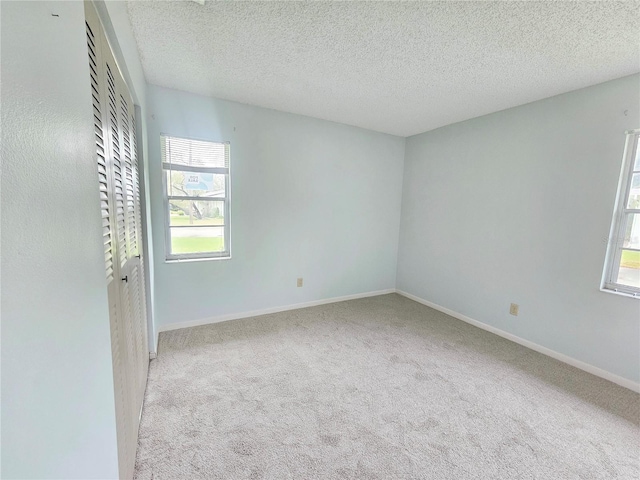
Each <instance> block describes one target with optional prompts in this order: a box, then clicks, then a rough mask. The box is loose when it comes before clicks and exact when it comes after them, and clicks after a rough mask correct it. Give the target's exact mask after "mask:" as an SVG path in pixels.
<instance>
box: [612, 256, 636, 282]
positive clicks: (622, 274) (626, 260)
mask: <svg viewBox="0 0 640 480" xmlns="http://www.w3.org/2000/svg"><path fill="white" fill-rule="evenodd" d="M616 283H619V284H621V285H628V286H630V287H638V288H640V252H634V251H632V250H623V251H622V256H621V257H620V268H619V270H618V279H617V280H616Z"/></svg>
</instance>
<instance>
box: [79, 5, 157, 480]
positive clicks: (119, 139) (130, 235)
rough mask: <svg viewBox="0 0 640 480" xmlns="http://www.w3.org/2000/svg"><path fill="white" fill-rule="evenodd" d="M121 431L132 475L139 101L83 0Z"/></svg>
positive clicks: (139, 387) (137, 363) (144, 354)
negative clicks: (134, 99) (136, 110)
mask: <svg viewBox="0 0 640 480" xmlns="http://www.w3.org/2000/svg"><path fill="white" fill-rule="evenodd" d="M85 15H86V27H87V28H86V30H87V46H88V53H89V67H90V75H91V94H92V102H93V114H94V117H93V121H94V126H95V132H96V149H97V157H96V158H97V164H98V181H99V189H100V205H101V213H102V222H103V242H104V251H105V268H106V277H107V290H108V296H109V317H110V326H111V346H112V359H113V378H114V388H115V404H116V422H117V423H116V426H117V434H118V462H119V468H120V478H123V479H129V478H132V477H133V470H134V466H135V455H136V447H137V439H138V426H139V419H140V412H141V409H142V402H143V399H144V390H145V386H146V381H147V371H148V366H149V351H148V347H147V345H148V344H147V321H146V318H147V316H146V308H145V306H146V302H145V290H144V285H145V283H144V267H143V264H144V262H143V259H142V255H141V251H142V245H141V243H140V242H141V241H142V240H141V239H142V235H141V221H140V191H139V179H138V178H139V177H138V164H137V154H136V131H135V114H134V105H133V102H132V100H131V95H130V93H129V90H128V88H127V86H126V84H125V82H124V80H123V79H122V75H121V73H120V70H119V69H118V66H117V64H116V62H115V60H114V57H113V54H112V52H111V48H110V46H109V43H108V41H107V39H106V36H105V34H104V31H103V28H102V25H101V23H100V20H99V18H98V15H97V13H96V11H95V7H94V6H93V5H92V4H91V3H89V2H85Z"/></svg>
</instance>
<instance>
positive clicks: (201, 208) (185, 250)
mask: <svg viewBox="0 0 640 480" xmlns="http://www.w3.org/2000/svg"><path fill="white" fill-rule="evenodd" d="M160 139H161V155H162V173H163V175H162V176H163V185H164V208H165V219H166V226H165V231H166V242H165V245H166V259H167V260H169V261H171V260H188V259H207V258H229V257H231V249H230V239H229V232H230V229H229V221H230V214H229V213H230V198H231V197H230V191H229V186H230V181H229V175H230V165H229V164H230V151H229V150H230V145H229V142H209V141H204V140H194V139H190V138H179V137H172V136H168V135H161V136H160Z"/></svg>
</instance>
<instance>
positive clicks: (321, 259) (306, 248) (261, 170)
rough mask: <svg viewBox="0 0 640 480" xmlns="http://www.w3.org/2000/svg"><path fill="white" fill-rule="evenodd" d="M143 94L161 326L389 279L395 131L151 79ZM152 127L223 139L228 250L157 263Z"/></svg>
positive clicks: (356, 289) (400, 146)
mask: <svg viewBox="0 0 640 480" xmlns="http://www.w3.org/2000/svg"><path fill="white" fill-rule="evenodd" d="M148 106H149V115H150V116H149V118H148V129H149V159H150V168H149V173H150V177H149V179H150V194H151V215H152V222H153V224H154V226H155V227H156V228H155V229H154V232H153V242H154V244H153V247H154V248H153V250H154V252H155V286H156V309H155V310H156V319H157V325H158V326H159V327H161V326H163V325H167V324H172V323H176V322H183V321H189V320H200V319H206V318H210V317H214V316H218V315H224V314H232V313H238V312H247V311H251V310H257V309H264V308H270V307H278V306H285V305H291V304H296V303H301V302H308V301H313V300H320V299H327V298H332V297H338V296H344V295H351V294H357V293H363V292H370V291H377V290H383V289H392V288H394V287H395V280H396V260H397V251H398V250H397V247H398V230H399V223H400V202H401V196H402V194H401V189H402V170H403V162H404V144H405V140H404V139H403V138H399V137H394V136H391V135H385V134H381V133H375V132H371V131H367V130H363V129H359V128H355V127H349V126H346V125H341V124H337V123H332V122H327V121H323V120H317V119H313V118H308V117H303V116H299V115H292V114H287V113H282V112H277V111H274V110H268V109H263V108H257V107H252V106H248V105H242V104H238V103H234V102H227V101H223V100H217V99H213V98H208V97H203V96H198V95H193V94H188V93H184V92H179V91H176V90H169V89H164V88H160V87H155V86H149V88H148ZM160 133H166V134H169V135H176V136H184V137H191V138H200V139H209V140H214V141H223V140H224V141H226V140H228V141H230V142H231V183H232V186H231V191H232V207H231V209H232V214H231V215H232V216H231V250H232V255H233V257H232V258H231V259H230V260H214V261H198V262H185V263H165V261H164V255H165V239H164V232H163V229H162V228H161V226H163V225H164V207H163V197H162V196H163V192H162V180H161V173H162V172H161V165H160ZM297 277H303V278H304V287H302V288H297V287H296V278H297Z"/></svg>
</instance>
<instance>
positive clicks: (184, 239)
mask: <svg viewBox="0 0 640 480" xmlns="http://www.w3.org/2000/svg"><path fill="white" fill-rule="evenodd" d="M224 251H225V245H224V227H205V228H198V227H192V228H189V227H186V228H180V227H178V228H175V227H174V228H171V253H172V254H183V253H205V252H224Z"/></svg>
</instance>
